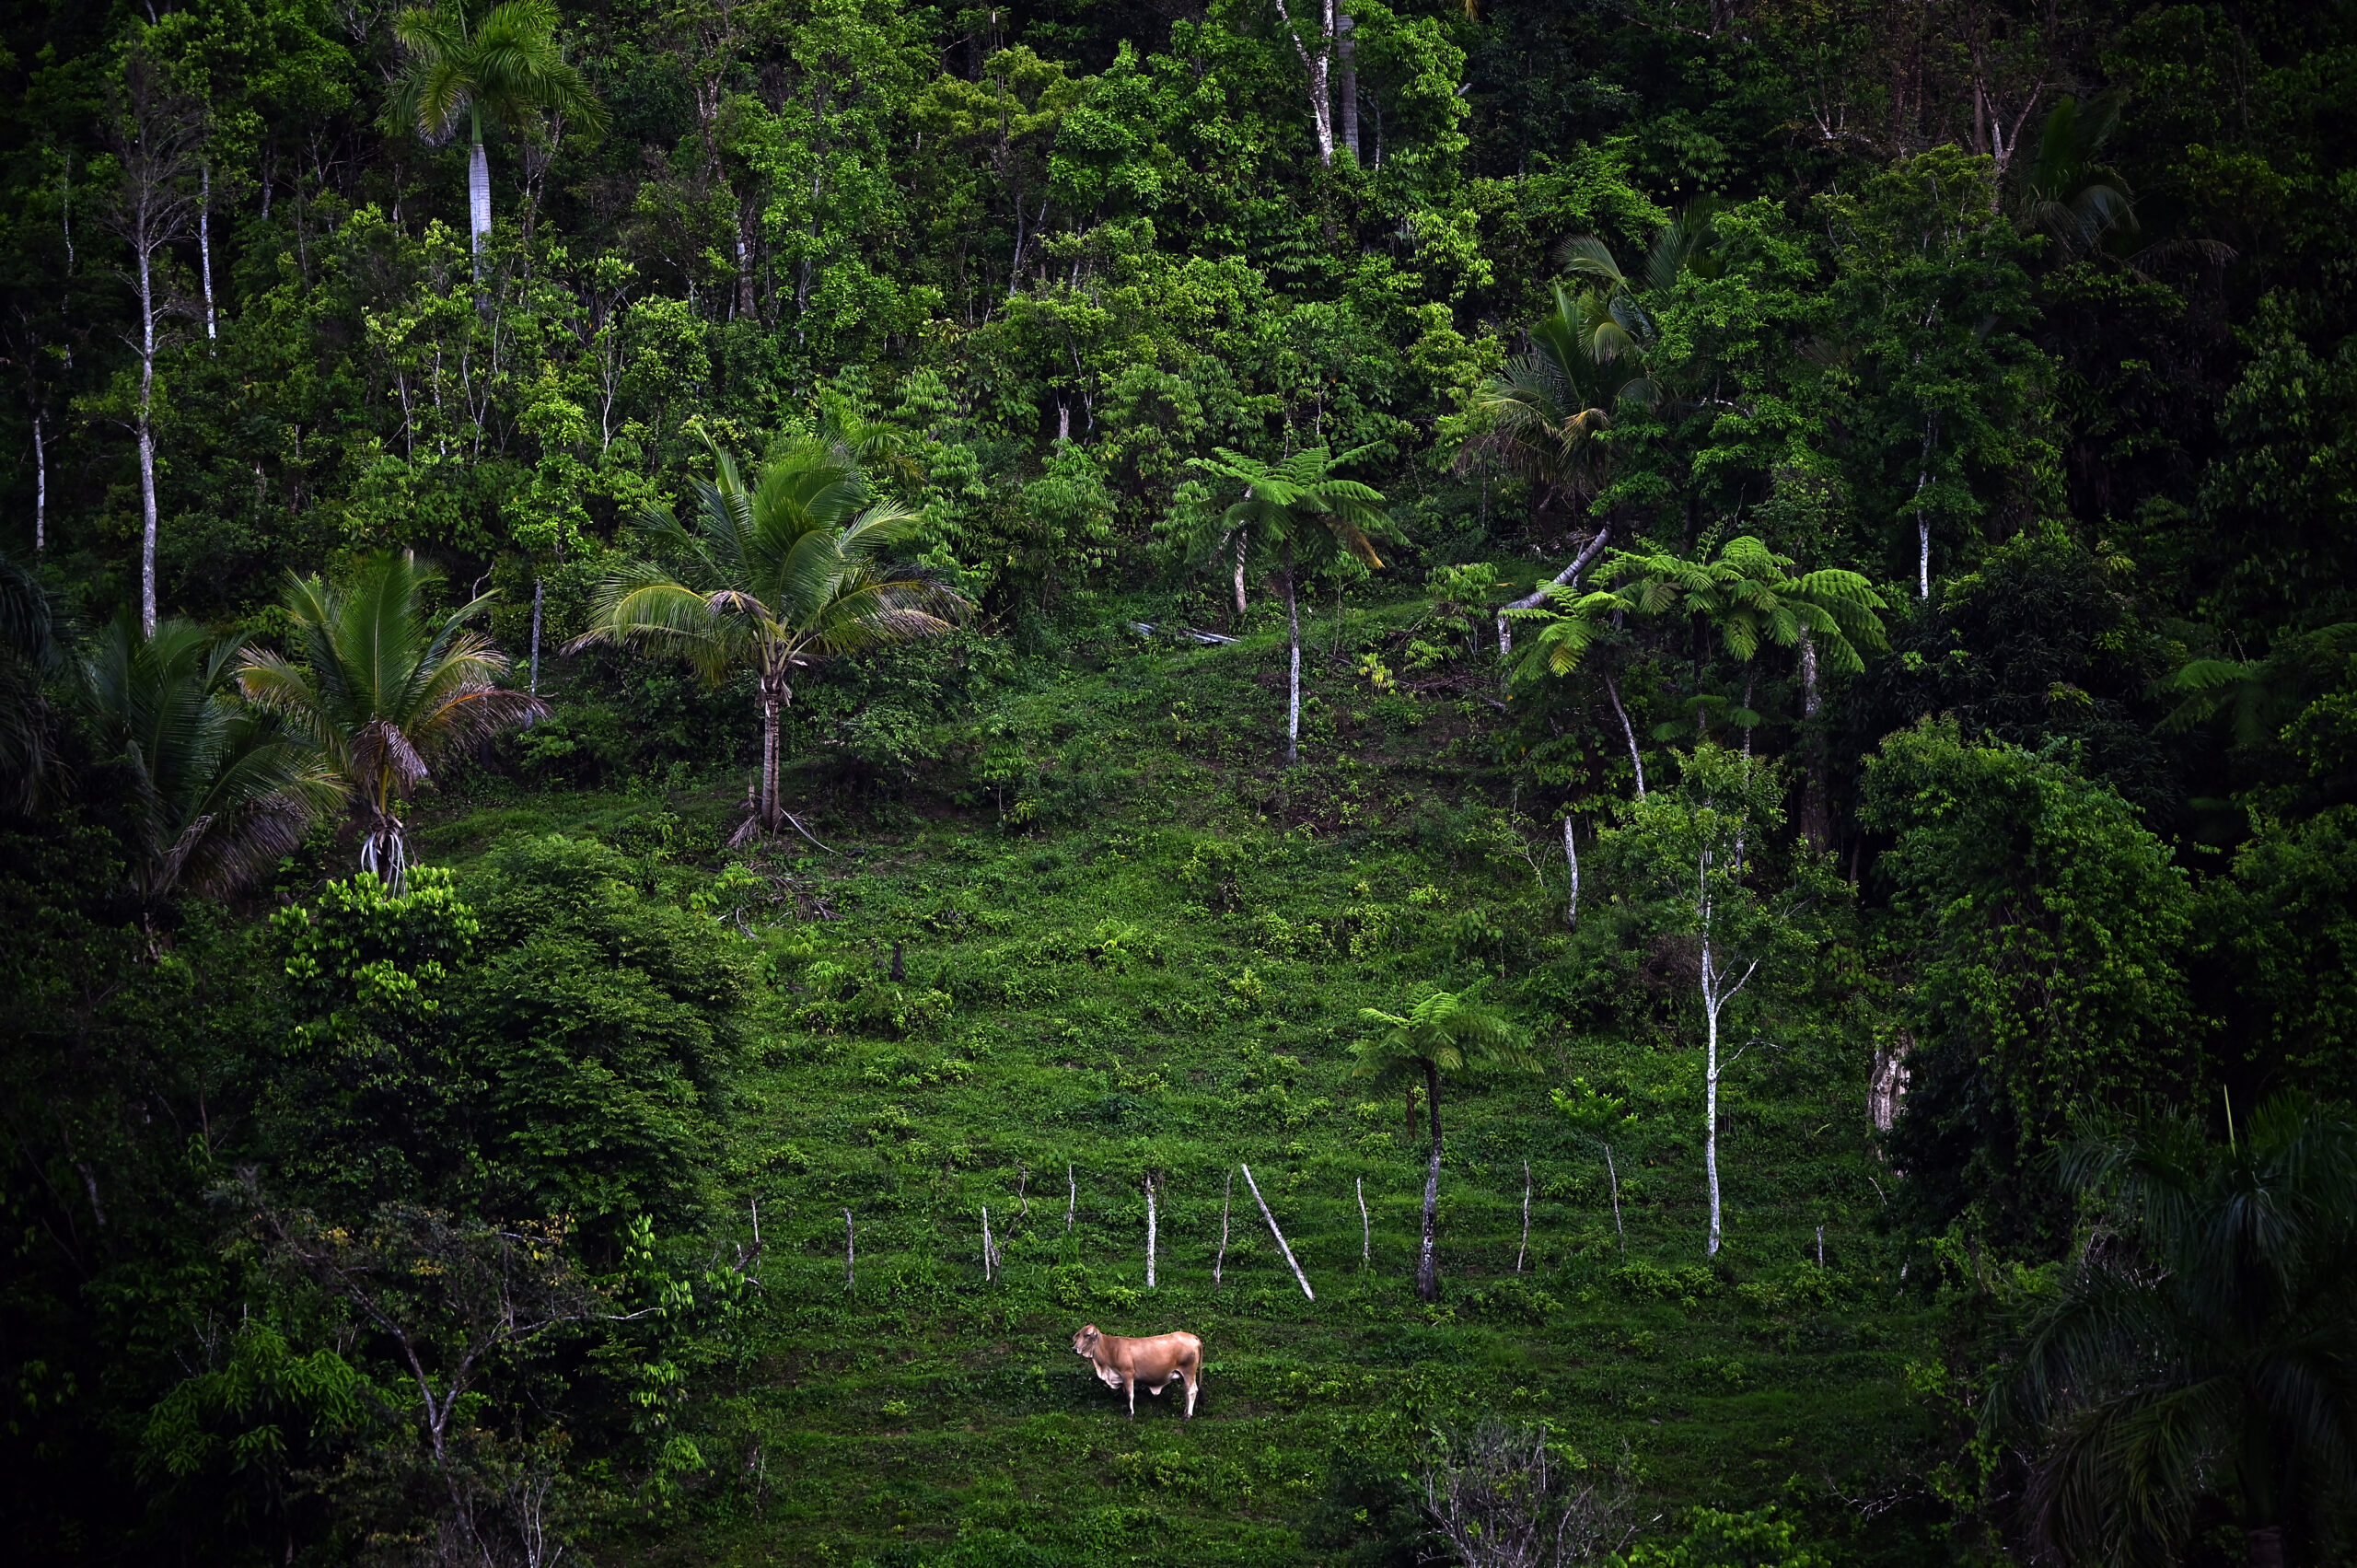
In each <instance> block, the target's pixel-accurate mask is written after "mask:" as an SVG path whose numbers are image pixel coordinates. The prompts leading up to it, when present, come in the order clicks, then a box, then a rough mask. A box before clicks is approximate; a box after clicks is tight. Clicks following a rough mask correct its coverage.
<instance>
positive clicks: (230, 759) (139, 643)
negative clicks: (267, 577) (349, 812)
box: [82, 610, 344, 912]
mask: <svg viewBox="0 0 2357 1568" xmlns="http://www.w3.org/2000/svg"><path fill="white" fill-rule="evenodd" d="M237 655H238V641H237V639H236V638H235V637H222V636H215V634H213V633H210V632H207V631H206V630H205V629H204V628H203V627H202V626H199V625H197V624H196V623H195V622H193V621H182V620H179V619H167V620H164V621H157V624H156V630H155V632H154V633H152V634H151V633H144V632H142V631H141V630H140V625H139V615H138V612H137V611H135V610H124V611H123V612H122V614H120V615H118V616H116V617H115V618H114V619H113V620H112V621H109V622H108V623H107V625H106V626H105V627H104V628H103V629H102V630H101V631H100V632H99V635H98V638H97V640H96V642H95V643H94V644H93V645H92V646H91V648H90V651H89V654H88V656H87V658H86V659H85V660H84V663H83V671H82V675H83V682H82V702H83V708H84V711H85V712H86V713H87V715H88V718H89V721H90V726H91V728H92V730H93V731H94V732H95V735H96V738H97V740H98V742H99V749H100V750H101V752H102V753H103V754H104V755H106V756H107V757H109V758H110V760H112V761H113V762H114V763H115V765H116V766H117V767H118V768H119V769H120V770H121V772H122V776H123V780H124V786H125V787H124V789H123V791H122V796H123V802H124V807H125V814H126V815H127V816H128V818H129V819H130V823H129V826H130V831H129V833H128V834H127V835H126V837H127V839H128V842H129V847H130V849H131V851H132V855H133V863H134V864H133V870H132V876H133V881H134V890H135V891H136V892H137V894H138V896H139V901H140V903H141V904H142V905H143V906H145V908H146V909H148V910H149V911H150V912H152V911H154V910H155V909H156V908H157V906H158V905H160V904H161V903H162V902H163V901H164V900H166V899H167V898H168V897H170V895H171V894H172V892H173V890H174V889H176V888H178V887H179V886H180V885H181V884H183V883H185V884H186V885H187V886H189V887H191V888H193V889H196V890H197V891H199V892H202V893H211V894H215V895H219V894H223V893H227V892H230V891H232V890H234V889H237V888H238V887H239V886H241V885H243V884H244V883H245V882H246V881H247V880H249V879H250V877H252V876H253V875H254V873H256V872H257V871H259V870H261V868H262V867H264V866H267V865H270V864H271V863H272V862H273V861H275V860H277V859H278V858H279V857H280V856H282V855H284V854H289V853H291V852H292V851H293V850H294V849H295V848H296V845H298V844H300V843H301V842H303V834H304V832H305V831H306V830H308V828H309V826H310V824H311V820H312V819H313V818H314V817H318V816H323V815H327V814H329V813H331V812H333V811H335V810H336V809H337V808H338V807H340V806H342V805H343V795H344V785H343V782H342V781H341V780H339V779H338V778H337V777H336V775H335V773H334V772H333V771H332V770H331V769H330V768H329V767H328V766H327V765H326V762H325V760H324V759H323V758H322V757H321V755H320V753H319V751H318V750H316V749H313V748H312V747H310V746H308V745H305V744H303V743H302V742H300V741H298V740H296V739H295V738H292V737H291V736H289V735H288V734H287V732H286V727H285V726H284V725H283V724H282V723H281V722H280V721H279V719H278V718H277V717H276V716H275V715H274V714H269V713H265V712H263V711H261V710H260V709H257V708H254V707H251V706H250V705H248V704H247V703H241V702H239V701H238V696H237V690H236V685H237V683H236V679H235V678H236V668H235V664H236V658H237Z"/></svg>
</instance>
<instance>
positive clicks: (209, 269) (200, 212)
mask: <svg viewBox="0 0 2357 1568" xmlns="http://www.w3.org/2000/svg"><path fill="white" fill-rule="evenodd" d="M197 179H198V189H199V191H200V192H202V193H201V195H200V196H199V198H198V202H197V208H196V255H197V260H198V261H199V262H200V263H201V265H202V266H203V273H204V341H205V342H207V343H213V342H215V341H217V340H218V339H219V337H220V335H221V334H220V332H219V331H217V330H216V329H215V321H216V320H217V319H218V318H217V316H216V313H215V310H214V308H213V166H212V165H211V164H206V165H204V166H203V168H202V169H201V170H200V171H199V173H198V176H197Z"/></svg>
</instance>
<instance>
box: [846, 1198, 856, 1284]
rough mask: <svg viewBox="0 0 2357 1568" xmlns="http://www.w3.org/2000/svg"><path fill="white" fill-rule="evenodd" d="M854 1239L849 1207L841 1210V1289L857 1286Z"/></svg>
mask: <svg viewBox="0 0 2357 1568" xmlns="http://www.w3.org/2000/svg"><path fill="white" fill-rule="evenodd" d="M854 1239H855V1238H854V1237H853V1231H852V1223H851V1211H850V1210H849V1209H845V1210H844V1211H843V1289H845V1290H855V1289H857V1288H858V1286H859V1272H858V1270H857V1268H856V1267H854V1264H855V1262H856V1255H855V1251H854V1249H853V1240H854Z"/></svg>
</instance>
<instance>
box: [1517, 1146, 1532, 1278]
mask: <svg viewBox="0 0 2357 1568" xmlns="http://www.w3.org/2000/svg"><path fill="white" fill-rule="evenodd" d="M1529 1250H1530V1162H1529V1161H1528V1160H1525V1161H1523V1162H1522V1245H1521V1246H1520V1247H1517V1248H1515V1253H1514V1272H1515V1273H1517V1274H1518V1273H1520V1272H1522V1258H1523V1254H1524V1253H1526V1252H1527V1251H1529Z"/></svg>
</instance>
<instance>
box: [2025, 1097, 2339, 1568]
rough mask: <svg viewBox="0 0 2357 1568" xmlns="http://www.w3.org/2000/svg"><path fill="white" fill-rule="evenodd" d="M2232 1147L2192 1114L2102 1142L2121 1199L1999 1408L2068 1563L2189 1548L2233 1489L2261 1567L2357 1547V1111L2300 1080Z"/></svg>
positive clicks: (2098, 1189)
mask: <svg viewBox="0 0 2357 1568" xmlns="http://www.w3.org/2000/svg"><path fill="white" fill-rule="evenodd" d="M2229 1109H2230V1115H2229V1120H2228V1128H2227V1131H2228V1138H2227V1141H2226V1142H2225V1143H2224V1144H2223V1145H2222V1144H2216V1143H2212V1142H2211V1141H2210V1140H2209V1139H2207V1138H2206V1137H2204V1136H2203V1134H2202V1132H2201V1130H2200V1128H2199V1127H2197V1126H2195V1125H2194V1124H2193V1123H2192V1122H2191V1121H2188V1120H2186V1119H2185V1118H2183V1117H2167V1118H2160V1119H2156V1120H2154V1121H2148V1122H2146V1123H2144V1124H2143V1125H2142V1126H2141V1127H2139V1128H2137V1129H2136V1130H2135V1131H2133V1132H2129V1133H2125V1134H2120V1133H2108V1134H2107V1133H2102V1132H2096V1133H2094V1134H2092V1135H2090V1136H2087V1137H2085V1138H2084V1140H2083V1141H2082V1143H2081V1144H2079V1146H2078V1147H2077V1148H2076V1149H2075V1150H2074V1151H2073V1155H2072V1156H2071V1157H2070V1159H2069V1160H2068V1162H2067V1163H2066V1166H2065V1168H2064V1175H2065V1179H2066V1182H2067V1184H2068V1185H2070V1186H2071V1187H2073V1189H2075V1190H2076V1191H2078V1192H2079V1193H2081V1194H2082V1195H2084V1198H2085V1200H2086V1201H2087V1202H2088V1203H2089V1204H2090V1205H2091V1206H2092V1207H2094V1208H2095V1209H2096V1212H2097V1213H2098V1214H2100V1215H2101V1216H2102V1222H2103V1223H2102V1225H2100V1227H2099V1228H2098V1229H2097V1230H2096V1232H2095V1233H2094V1234H2093V1236H2092V1237H2090V1239H2089V1240H2088V1242H2087V1244H2086V1246H2085V1247H2084V1250H2083V1252H2082V1254H2081V1256H2080V1257H2079V1259H2078V1260H2076V1261H2075V1262H2074V1263H2073V1265H2072V1266H2071V1267H2070V1269H2069V1272H2067V1273H2066V1274H2065V1276H2064V1277H2063V1279H2062V1280H2061V1284H2060V1288H2059V1289H2057V1290H2055V1291H2054V1292H2053V1293H2052V1295H2049V1296H2047V1297H2045V1298H2044V1299H2042V1300H2041V1301H2040V1302H2039V1303H2038V1306H2037V1307H2036V1308H2035V1309H2034V1310H2033V1311H2032V1312H2031V1313H2030V1314H2029V1315H2028V1318H2027V1321H2026V1323H2025V1324H2024V1325H2023V1328H2024V1330H2025V1331H2024V1335H2023V1340H2022V1344H2021V1349H2020V1350H2019V1352H2018V1353H2016V1354H2015V1355H2014V1357H2013V1358H2012V1360H2011V1362H2010V1363H2009V1365H2006V1366H2005V1367H2004V1368H2003V1371H2002V1374H2001V1376H2000V1378H1999V1380H1998V1383H1997V1386H1996V1388H1995V1389H1994V1390H1993V1393H1994V1398H1992V1400H1991V1403H1990V1411H1991V1417H1990V1419H1991V1423H1992V1431H1993V1432H1994V1433H1995V1434H1997V1435H1998V1436H2000V1437H2001V1438H2002V1439H2005V1440H2008V1441H2013V1442H2026V1444H2028V1445H2031V1446H2034V1447H2035V1450H2036V1452H2037V1458H2036V1459H2035V1461H2034V1462H2033V1464H2032V1466H2031V1469H2030V1479H2029V1485H2028V1488H2027V1490H2026V1498H2025V1503H2026V1511H2027V1517H2026V1525H2027V1527H2028V1531H2029V1534H2030V1535H2031V1536H2032V1537H2033V1538H2034V1539H2036V1540H2037V1542H2038V1545H2040V1546H2041V1547H2043V1548H2044V1549H2045V1550H2046V1551H2047V1552H2048V1553H2050V1554H2051V1555H2052V1556H2053V1557H2054V1558H2056V1559H2057V1560H2061V1561H2067V1562H2181V1561H2184V1553H2185V1551H2186V1548H2187V1545H2188V1543H2189V1539H2191V1538H2192V1537H2193V1536H2194V1535H2195V1534H2196V1533H2197V1532H2198V1531H2199V1530H2200V1528H2201V1527H2202V1521H2203V1519H2204V1517H2205V1511H2206V1510H2209V1509H2212V1508H2214V1507H2216V1506H2218V1505H2220V1504H2223V1505H2224V1506H2226V1507H2227V1508H2229V1509H2231V1511H2232V1513H2233V1515H2234V1516H2235V1522H2236V1523H2237V1524H2239V1526H2240V1527H2241V1529H2242V1532H2243V1535H2244V1539H2245V1543H2246V1550H2247V1560H2248V1562H2250V1563H2251V1564H2252V1568H2282V1564H2283V1563H2284V1562H2286V1561H2287V1560H2304V1559H2305V1560H2309V1561H2315V1562H2328V1561H2329V1562H2340V1561H2344V1559H2343V1558H2341V1557H2340V1556H2336V1555H2332V1554H2331V1552H2330V1551H2329V1550H2328V1547H2329V1542H2330V1541H2331V1539H2332V1538H2333V1537H2334V1536H2335V1535H2336V1534H2339V1535H2340V1536H2341V1538H2342V1539H2343V1541H2344V1542H2345V1540H2346V1534H2345V1532H2346V1531H2347V1530H2348V1529H2349V1527H2351V1525H2352V1524H2353V1523H2357V1128H2352V1127H2351V1124H2350V1122H2349V1121H2348V1120H2347V1113H2346V1112H2345V1111H2343V1110H2340V1109H2334V1108H2329V1107H2324V1106H2319V1105H2317V1104H2316V1103H2314V1102H2312V1101H2309V1100H2307V1099H2305V1098H2302V1097H2300V1096H2298V1095H2296V1094H2288V1093H2287V1094H2284V1095H2281V1096H2279V1097H2277V1098H2274V1099H2271V1100H2270V1101H2269V1102H2268V1103H2267V1104H2266V1105H2265V1106H2263V1107H2262V1108H2261V1109H2260V1110H2259V1112H2258V1115H2257V1116H2256V1117H2253V1118H2251V1119H2249V1124H2248V1125H2247V1127H2245V1128H2243V1129H2241V1130H2240V1131H2239V1132H2237V1131H2236V1130H2235V1128H2234V1126H2233V1121H2232V1117H2231V1108H2229Z"/></svg>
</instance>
